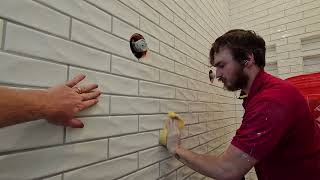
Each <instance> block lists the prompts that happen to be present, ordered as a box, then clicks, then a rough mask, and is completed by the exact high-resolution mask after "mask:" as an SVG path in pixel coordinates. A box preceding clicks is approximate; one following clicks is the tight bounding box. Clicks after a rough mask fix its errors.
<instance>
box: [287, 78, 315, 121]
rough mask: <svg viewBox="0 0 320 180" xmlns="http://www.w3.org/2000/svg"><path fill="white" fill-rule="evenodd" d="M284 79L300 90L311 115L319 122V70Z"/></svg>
mask: <svg viewBox="0 0 320 180" xmlns="http://www.w3.org/2000/svg"><path fill="white" fill-rule="evenodd" d="M286 80H287V81H289V82H290V83H291V84H293V85H294V86H295V87H297V88H298V89H299V90H300V91H301V93H302V94H303V95H304V97H305V98H306V99H307V101H308V104H309V108H310V111H311V113H312V116H313V117H314V119H315V120H317V121H318V123H320V72H319V73H311V74H304V75H299V76H294V77H291V78H288V79H286Z"/></svg>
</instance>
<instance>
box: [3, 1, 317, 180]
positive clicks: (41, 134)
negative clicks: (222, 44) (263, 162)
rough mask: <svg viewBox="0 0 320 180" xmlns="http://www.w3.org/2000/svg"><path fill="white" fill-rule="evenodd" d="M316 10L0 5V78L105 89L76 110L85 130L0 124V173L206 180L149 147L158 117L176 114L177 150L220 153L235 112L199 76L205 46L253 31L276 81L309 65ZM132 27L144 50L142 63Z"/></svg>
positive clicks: (204, 71)
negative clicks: (80, 78) (78, 82)
mask: <svg viewBox="0 0 320 180" xmlns="http://www.w3.org/2000/svg"><path fill="white" fill-rule="evenodd" d="M319 9H320V1H319V0H294V1H293V0H273V1H268V0H243V1H238V0H227V1H224V0H217V1H213V0H200V1H193V0H70V1H69V0H68V1H63V0H34V1H29V0H3V1H1V2H0V40H1V41H0V42H1V45H0V61H2V63H1V66H0V70H1V71H0V85H5V86H11V87H19V88H24V87H28V88H30V87H34V88H46V87H51V86H53V85H55V84H59V83H64V82H65V81H66V80H68V79H70V78H72V77H73V76H75V75H76V74H78V73H84V74H86V75H87V80H86V81H85V82H84V83H86V82H89V81H90V82H94V83H98V84H99V87H100V89H101V90H102V92H103V95H102V96H101V97H100V101H99V104H97V105H96V106H94V107H92V108H90V109H88V110H86V111H84V112H82V113H80V114H78V116H79V118H80V119H81V120H83V122H84V124H85V128H84V129H71V128H63V127H57V126H53V125H50V124H47V123H46V121H45V120H40V121H35V122H30V123H26V124H20V125H16V126H12V127H7V128H2V129H1V130H0V134H1V135H2V136H1V138H0V142H1V144H2V145H3V146H2V147H1V148H0V153H1V154H0V172H1V173H0V179H4V180H7V179H15V180H18V179H23V180H25V179H34V178H37V179H46V180H62V179H64V180H69V179H70V180H73V179H76V180H79V179H83V180H91V179H108V180H109V179H110V180H112V179H121V180H129V179H130V180H143V179H145V180H153V179H163V180H164V179H172V180H178V179H179V180H180V179H189V180H191V179H192V180H198V179H199V180H200V179H210V178H208V177H205V176H203V175H201V174H199V173H196V172H195V171H193V170H191V169H189V168H188V167H186V166H184V165H183V164H182V163H180V162H179V161H177V160H175V159H174V158H172V157H171V156H170V154H168V153H167V152H166V150H165V148H163V147H162V146H160V145H159V142H158V139H159V130H160V129H161V128H162V127H163V122H164V121H165V119H166V118H167V117H166V113H167V112H168V111H176V112H177V113H178V114H180V115H181V117H183V118H184V119H185V121H186V128H185V129H184V131H183V139H182V146H184V147H186V148H189V149H191V150H192V151H194V152H198V153H209V154H214V155H218V154H220V153H222V152H223V150H224V149H225V148H227V147H228V144H229V142H230V140H231V138H232V136H233V135H234V134H235V130H236V128H237V127H239V124H240V122H241V117H242V115H243V109H242V107H241V101H240V100H237V99H235V94H234V93H231V92H227V91H225V90H223V88H222V85H221V84H220V83H217V82H214V83H212V84H211V83H210V81H209V77H208V71H209V68H208V66H209V61H208V55H209V50H210V47H211V44H212V43H213V42H214V40H215V39H216V38H217V37H218V36H220V35H222V34H223V33H225V32H226V31H228V30H229V29H232V28H245V29H252V30H255V31H256V32H257V33H258V34H261V35H262V36H263V38H264V39H265V40H266V42H267V45H268V51H267V61H268V62H270V63H269V64H270V65H271V67H269V69H270V70H272V71H273V72H277V73H276V74H277V75H278V76H279V77H281V78H286V77H290V76H293V75H298V74H302V73H305V72H313V71H319V70H318V69H317V68H313V66H314V65H316V66H317V67H318V65H319V64H320V63H319V62H320V60H319V57H320V55H319V54H320V53H319V52H320V47H319V46H318V45H319V43H320V38H319V37H320V26H319V23H320V10H319ZM133 33H140V34H142V35H143V36H144V37H145V39H146V41H147V43H148V46H149V51H148V54H147V56H146V57H145V58H143V59H140V60H137V59H136V58H135V57H134V56H133V55H132V53H131V51H130V47H129V38H130V36H131V35H132V34H133ZM22 162H23V163H22ZM25 162H26V163H25ZM247 178H251V179H254V178H255V176H254V172H253V171H252V172H250V173H249V174H248V175H247Z"/></svg>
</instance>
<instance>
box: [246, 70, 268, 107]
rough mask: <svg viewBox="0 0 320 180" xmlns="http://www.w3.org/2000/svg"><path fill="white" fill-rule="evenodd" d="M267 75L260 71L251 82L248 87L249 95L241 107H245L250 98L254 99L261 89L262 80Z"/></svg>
mask: <svg viewBox="0 0 320 180" xmlns="http://www.w3.org/2000/svg"><path fill="white" fill-rule="evenodd" d="M266 75H267V73H266V72H265V71H264V70H263V69H261V70H260V71H259V72H258V74H257V76H256V77H255V79H254V80H253V83H252V85H251V87H250V90H249V94H248V95H247V96H246V97H245V99H244V102H243V106H244V107H245V106H246V104H247V102H248V101H249V100H250V99H252V97H254V96H255V95H256V94H257V93H258V92H259V91H260V89H261V88H262V86H263V84H264V79H265V76H266Z"/></svg>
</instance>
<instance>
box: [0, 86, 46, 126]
mask: <svg viewBox="0 0 320 180" xmlns="http://www.w3.org/2000/svg"><path fill="white" fill-rule="evenodd" d="M46 96H47V93H46V91H45V90H16V89H9V88H6V87H0V127H5V126H9V125H13V124H18V123H22V122H27V121H32V120H36V119H41V118H44V117H45V113H44V110H45V107H44V106H45V101H44V100H43V99H44V98H45V97H46Z"/></svg>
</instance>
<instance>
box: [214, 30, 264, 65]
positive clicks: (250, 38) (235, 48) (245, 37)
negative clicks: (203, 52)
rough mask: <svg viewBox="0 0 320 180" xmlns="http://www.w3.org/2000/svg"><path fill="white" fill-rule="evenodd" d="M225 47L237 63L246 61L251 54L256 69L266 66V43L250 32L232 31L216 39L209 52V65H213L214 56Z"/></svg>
mask: <svg viewBox="0 0 320 180" xmlns="http://www.w3.org/2000/svg"><path fill="white" fill-rule="evenodd" d="M225 47H227V48H228V49H230V51H231V53H232V56H233V58H234V59H235V60H236V61H238V62H239V63H242V62H243V61H244V60H247V59H248V55H249V54H251V53H252V54H253V56H254V59H255V64H256V65H257V66H258V67H260V68H264V66H265V64H266V60H265V54H266V43H265V41H264V40H263V38H262V37H261V36H259V35H257V34H256V33H255V32H254V31H252V30H243V29H233V30H230V31H228V32H227V33H225V34H224V35H222V36H220V37H219V38H217V39H216V40H215V42H214V43H213V44H212V47H211V50H210V64H211V65H214V54H215V53H219V51H220V50H221V49H222V48H225Z"/></svg>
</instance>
